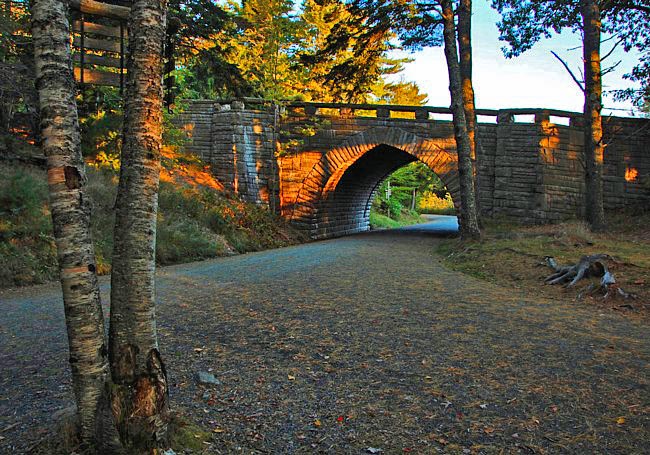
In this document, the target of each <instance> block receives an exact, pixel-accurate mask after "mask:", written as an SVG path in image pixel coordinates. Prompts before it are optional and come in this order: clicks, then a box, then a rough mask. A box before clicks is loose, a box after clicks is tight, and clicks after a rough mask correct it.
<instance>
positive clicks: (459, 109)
mask: <svg viewBox="0 0 650 455" xmlns="http://www.w3.org/2000/svg"><path fill="white" fill-rule="evenodd" d="M440 5H441V6H442V17H443V22H444V29H443V35H444V41H445V57H446V59H447V70H448V72H449V93H450V94H451V111H452V114H453V123H454V136H455V138H456V149H457V152H458V176H459V182H460V209H459V213H458V224H459V225H460V235H461V237H462V238H464V239H469V238H473V239H476V238H480V236H481V231H480V229H479V225H478V216H477V208H476V193H475V189H474V167H473V166H472V146H471V141H470V137H469V133H468V130H467V120H466V117H465V110H464V107H463V91H462V85H461V78H460V65H459V62H458V49H457V46H456V25H455V22H454V10H453V6H452V2H451V0H441V1H440Z"/></svg>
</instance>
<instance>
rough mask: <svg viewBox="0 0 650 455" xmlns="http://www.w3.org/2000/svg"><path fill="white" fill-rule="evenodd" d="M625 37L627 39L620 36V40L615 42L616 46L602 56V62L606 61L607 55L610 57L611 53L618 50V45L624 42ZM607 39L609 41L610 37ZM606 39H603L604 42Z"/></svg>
mask: <svg viewBox="0 0 650 455" xmlns="http://www.w3.org/2000/svg"><path fill="white" fill-rule="evenodd" d="M612 38H613V37H612ZM624 39H625V38H619V40H618V41H616V43H615V44H614V46H613V47H612V48H611V50H610V51H609V52H608V53H606V54H605V55H604V56H602V57H601V58H600V61H601V62H602V61H604V60H605V59H606V58H607V57H609V56H610V55H612V54H613V53H614V51H615V50H616V48H617V47H618V45H619V44H621V43H622V42H623V40H624ZM605 41H609V39H607V40H605ZM605 41H603V43H604V42H605Z"/></svg>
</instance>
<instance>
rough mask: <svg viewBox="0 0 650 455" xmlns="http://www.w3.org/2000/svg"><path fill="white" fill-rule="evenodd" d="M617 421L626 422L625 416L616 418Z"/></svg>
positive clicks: (621, 423)
mask: <svg viewBox="0 0 650 455" xmlns="http://www.w3.org/2000/svg"><path fill="white" fill-rule="evenodd" d="M616 423H617V424H619V425H623V424H624V423H625V417H619V418H618V419H616Z"/></svg>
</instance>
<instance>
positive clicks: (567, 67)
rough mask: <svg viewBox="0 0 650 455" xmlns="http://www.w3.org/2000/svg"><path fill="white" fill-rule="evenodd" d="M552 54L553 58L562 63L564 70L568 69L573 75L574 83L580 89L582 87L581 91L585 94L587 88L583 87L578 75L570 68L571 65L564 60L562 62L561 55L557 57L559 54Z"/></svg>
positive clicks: (553, 52)
mask: <svg viewBox="0 0 650 455" xmlns="http://www.w3.org/2000/svg"><path fill="white" fill-rule="evenodd" d="M551 54H553V56H554V57H555V58H556V59H558V60H559V61H560V63H561V64H562V66H564V69H566V70H567V71H568V72H569V74H570V75H571V78H573V81H574V82H575V83H576V84H577V85H578V87H580V90H581V91H582V93H584V92H585V87H584V86H583V85H582V82H580V81H579V80H578V78H577V77H576V75H575V74H574V73H573V71H571V68H569V65H567V63H566V62H565V61H564V60H562V57H560V56H559V55H557V54H556V53H555V51H551Z"/></svg>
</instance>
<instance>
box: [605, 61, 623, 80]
mask: <svg viewBox="0 0 650 455" xmlns="http://www.w3.org/2000/svg"><path fill="white" fill-rule="evenodd" d="M621 62H622V60H619V61H618V62H616V63H614V64H613V65H612V66H610V67H609V68H605V69H604V70H602V71H601V72H600V75H601V76H604V75H605V74H609V73H611V72H612V71H614V70H615V69H616V68H617V67H618V65H620V64H621Z"/></svg>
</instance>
